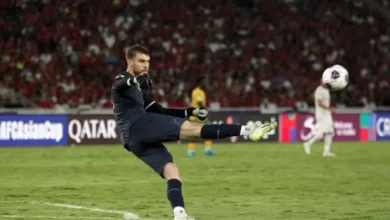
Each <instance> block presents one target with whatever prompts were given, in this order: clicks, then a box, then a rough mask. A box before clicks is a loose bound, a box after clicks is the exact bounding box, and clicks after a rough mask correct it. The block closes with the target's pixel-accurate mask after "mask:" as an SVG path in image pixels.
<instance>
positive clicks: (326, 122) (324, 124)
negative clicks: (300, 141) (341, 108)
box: [315, 118, 334, 135]
mask: <svg viewBox="0 0 390 220" xmlns="http://www.w3.org/2000/svg"><path fill="white" fill-rule="evenodd" d="M315 128H316V132H318V133H319V134H321V135H323V134H325V133H332V134H334V128H333V120H332V119H329V118H327V119H322V120H319V121H317V123H316V126H315Z"/></svg>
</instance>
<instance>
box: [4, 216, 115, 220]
mask: <svg viewBox="0 0 390 220" xmlns="http://www.w3.org/2000/svg"><path fill="white" fill-rule="evenodd" d="M0 217H1V218H23V219H96V220H114V219H118V218H110V217H86V216H79V217H76V216H61V217H60V216H46V215H32V216H31V215H0Z"/></svg>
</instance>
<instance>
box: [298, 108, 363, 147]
mask: <svg viewBox="0 0 390 220" xmlns="http://www.w3.org/2000/svg"><path fill="white" fill-rule="evenodd" d="M332 117H333V127H334V138H333V140H335V141H359V140H360V136H359V134H360V115H359V114H333V115H332ZM296 123H297V124H296V126H297V140H298V141H306V140H309V139H310V138H312V137H313V135H314V132H315V129H316V128H315V125H316V121H315V117H314V115H313V114H297V121H296Z"/></svg>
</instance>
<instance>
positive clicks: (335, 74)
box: [322, 65, 349, 91]
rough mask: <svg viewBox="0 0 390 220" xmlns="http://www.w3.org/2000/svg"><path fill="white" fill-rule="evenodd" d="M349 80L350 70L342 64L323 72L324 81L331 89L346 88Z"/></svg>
mask: <svg viewBox="0 0 390 220" xmlns="http://www.w3.org/2000/svg"><path fill="white" fill-rule="evenodd" d="M348 82H349V74H348V70H347V69H345V68H344V67H343V66H341V65H333V66H331V67H329V68H327V69H326V70H325V71H324V73H323V74H322V83H323V84H324V85H325V86H326V87H327V88H328V89H329V90H331V91H340V90H342V89H344V88H345V87H346V86H347V85H348Z"/></svg>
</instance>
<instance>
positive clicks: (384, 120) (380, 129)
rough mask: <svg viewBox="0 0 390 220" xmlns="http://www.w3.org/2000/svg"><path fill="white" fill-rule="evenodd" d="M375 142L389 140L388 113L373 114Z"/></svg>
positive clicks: (389, 119)
mask: <svg viewBox="0 0 390 220" xmlns="http://www.w3.org/2000/svg"><path fill="white" fill-rule="evenodd" d="M375 116H376V117H375V118H376V120H375V130H376V140H378V141H379V140H390V112H383V113H376V114H375Z"/></svg>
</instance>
